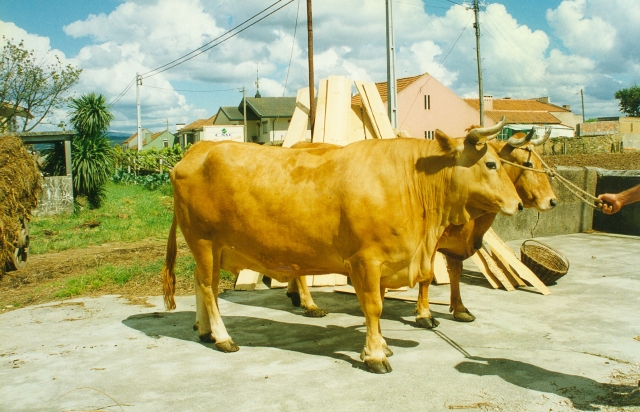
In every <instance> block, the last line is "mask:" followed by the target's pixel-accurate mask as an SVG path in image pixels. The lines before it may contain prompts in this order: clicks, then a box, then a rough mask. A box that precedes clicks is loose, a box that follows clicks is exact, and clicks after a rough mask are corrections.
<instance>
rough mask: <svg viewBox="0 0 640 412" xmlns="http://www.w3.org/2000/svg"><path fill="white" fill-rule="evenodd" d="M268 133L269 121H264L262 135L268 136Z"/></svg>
mask: <svg viewBox="0 0 640 412" xmlns="http://www.w3.org/2000/svg"><path fill="white" fill-rule="evenodd" d="M267 133H269V121H268V120H264V121H263V122H262V134H267Z"/></svg>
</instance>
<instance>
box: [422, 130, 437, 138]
mask: <svg viewBox="0 0 640 412" xmlns="http://www.w3.org/2000/svg"><path fill="white" fill-rule="evenodd" d="M424 138H425V139H427V140H433V139H434V138H435V132H434V131H433V130H426V131H425V132H424Z"/></svg>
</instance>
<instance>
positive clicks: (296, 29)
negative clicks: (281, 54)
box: [282, 0, 300, 97]
mask: <svg viewBox="0 0 640 412" xmlns="http://www.w3.org/2000/svg"><path fill="white" fill-rule="evenodd" d="M299 14H300V0H298V9H297V11H296V24H295V26H293V41H292V44H291V55H290V56H289V67H287V76H286V77H285V79H284V89H283V90H282V97H284V95H285V94H286V93H287V82H288V81H289V71H290V70H291V62H292V61H293V49H294V48H295V45H296V33H297V32H298V15H299Z"/></svg>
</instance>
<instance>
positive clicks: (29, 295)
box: [0, 238, 233, 311]
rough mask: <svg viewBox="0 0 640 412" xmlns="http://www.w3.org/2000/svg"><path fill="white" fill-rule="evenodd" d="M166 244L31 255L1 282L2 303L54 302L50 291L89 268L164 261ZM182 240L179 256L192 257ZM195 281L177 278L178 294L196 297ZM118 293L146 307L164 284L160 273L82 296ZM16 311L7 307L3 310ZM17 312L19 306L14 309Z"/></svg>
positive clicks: (225, 283) (143, 242)
mask: <svg viewBox="0 0 640 412" xmlns="http://www.w3.org/2000/svg"><path fill="white" fill-rule="evenodd" d="M165 251H166V243H165V241H162V240H158V239H143V240H141V241H139V242H136V243H110V244H104V245H100V246H91V247H88V248H85V249H71V250H65V251H62V252H57V253H49V254H43V255H31V256H29V259H28V261H27V265H26V267H25V268H24V269H22V270H20V271H17V272H10V273H7V274H6V275H5V276H4V278H3V279H2V280H0V300H1V301H2V302H3V304H5V305H6V303H7V302H19V303H20V306H26V305H35V304H40V303H46V302H48V301H51V295H52V293H51V291H50V290H47V289H48V288H51V287H53V285H54V284H61V283H63V282H65V281H66V280H67V279H72V278H79V277H81V276H84V275H85V274H86V273H87V272H88V271H89V270H90V269H92V268H95V267H98V266H100V265H105V264H111V265H113V266H123V265H127V264H133V263H136V264H138V265H140V266H145V264H147V263H151V262H156V261H158V260H164V256H165ZM189 253H190V252H189V249H188V248H187V245H186V243H185V242H184V240H183V239H181V238H179V240H178V256H180V255H187V254H189ZM221 287H222V288H223V289H232V288H233V284H232V283H231V282H229V281H226V280H224V279H223V280H221ZM194 293H195V292H194V287H193V282H192V281H190V279H189V281H187V280H185V279H181V278H180V277H177V279H176V295H192V294H194ZM107 294H117V295H122V296H123V297H126V298H128V299H129V300H130V301H131V303H133V304H142V305H144V304H145V301H146V299H145V296H150V295H161V294H162V282H161V279H160V273H158V274H157V276H153V275H152V276H150V277H149V278H148V279H143V280H141V281H137V280H135V279H134V280H133V281H129V282H127V283H125V284H124V285H105V286H102V287H100V288H99V289H97V290H92V291H89V292H87V293H83V296H98V295H107ZM10 309H14V307H13V306H12V305H6V306H4V307H3V308H2V311H6V310H10ZM15 309H17V307H16V308H15Z"/></svg>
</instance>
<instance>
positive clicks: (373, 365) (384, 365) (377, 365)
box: [364, 359, 393, 374]
mask: <svg viewBox="0 0 640 412" xmlns="http://www.w3.org/2000/svg"><path fill="white" fill-rule="evenodd" d="M364 363H365V365H367V368H369V370H370V371H371V372H373V373H378V374H383V373H389V372H391V371H392V370H393V369H391V364H390V363H389V361H388V360H386V359H384V360H382V361H374V360H373V359H367V360H365V361H364Z"/></svg>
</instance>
